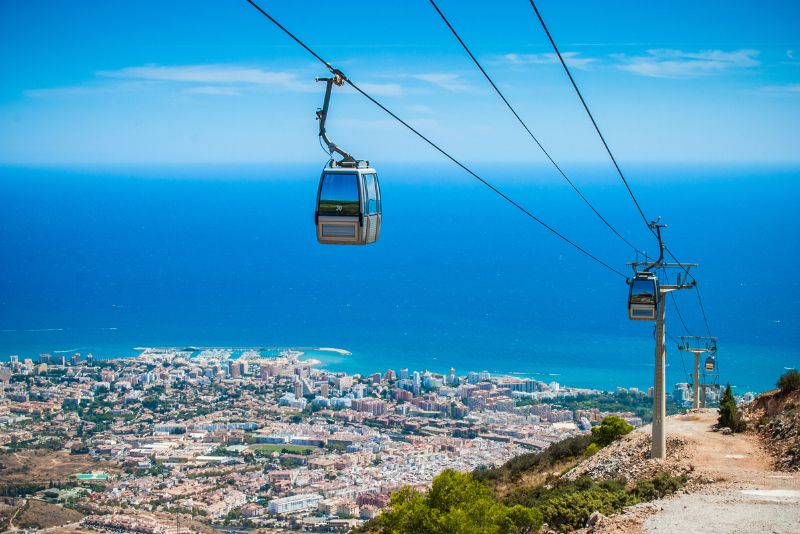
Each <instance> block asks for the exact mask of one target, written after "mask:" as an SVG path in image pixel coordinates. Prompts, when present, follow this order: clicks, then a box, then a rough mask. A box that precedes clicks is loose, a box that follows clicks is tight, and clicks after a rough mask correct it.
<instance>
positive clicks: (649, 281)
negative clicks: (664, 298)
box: [628, 271, 658, 321]
mask: <svg viewBox="0 0 800 534" xmlns="http://www.w3.org/2000/svg"><path fill="white" fill-rule="evenodd" d="M628 284H629V286H630V289H629V290H628V318H629V319H631V320H632V321H655V320H656V311H657V309H658V276H656V274H655V273H651V272H649V271H639V272H636V273H635V275H634V277H633V279H632V280H630V281H629V282H628Z"/></svg>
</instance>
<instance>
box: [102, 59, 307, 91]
mask: <svg viewBox="0 0 800 534" xmlns="http://www.w3.org/2000/svg"><path fill="white" fill-rule="evenodd" d="M97 75H98V76H100V77H104V78H119V79H128V80H149V81H160V82H179V83H201V84H214V85H257V86H270V87H280V88H282V89H288V90H290V91H303V92H307V91H314V90H316V87H315V86H314V83H312V82H303V81H300V80H299V79H298V78H297V75H296V74H294V73H291V72H284V71H268V70H264V69H260V68H256V67H244V66H236V65H218V64H211V65H182V66H173V67H168V66H160V65H146V66H144V67H126V68H124V69H119V70H113V71H100V72H98V73H97Z"/></svg>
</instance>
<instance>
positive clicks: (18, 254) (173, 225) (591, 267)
mask: <svg viewBox="0 0 800 534" xmlns="http://www.w3.org/2000/svg"><path fill="white" fill-rule="evenodd" d="M375 165H376V167H377V169H378V173H379V176H380V179H381V188H382V193H383V204H384V219H383V226H382V230H381V238H380V240H379V242H378V243H377V244H375V245H371V246H368V247H335V246H323V245H319V244H317V243H316V239H315V234H314V223H313V209H314V207H313V204H314V195H315V192H316V187H317V180H318V177H319V171H320V165H300V164H293V165H287V166H264V167H256V166H250V167H224V166H216V167H209V168H203V167H199V166H191V167H185V168H180V167H173V166H170V167H163V168H153V167H150V168H137V167H128V168H125V167H115V168H106V169H104V168H100V167H92V168H82V169H81V168H74V167H73V168H63V169H58V168H48V169H34V168H22V167H2V168H0V196H2V198H4V199H5V201H6V202H5V204H6V208H5V209H4V210H2V213H0V230H1V231H0V249H1V250H3V251H4V258H5V259H4V262H3V263H4V267H3V274H2V279H0V303H2V310H1V311H0V359H2V360H7V359H8V357H9V356H10V355H12V354H17V355H19V356H20V357H21V358H25V357H33V358H35V357H36V356H37V355H38V354H39V353H42V352H46V353H56V354H57V353H71V352H81V353H83V354H86V353H88V352H91V353H93V354H94V355H95V356H96V357H100V358H113V357H127V356H132V355H134V354H135V353H134V352H133V350H132V349H133V347H137V346H286V347H290V346H295V347H296V346H317V347H319V346H322V347H339V348H343V349H346V350H348V351H350V352H351V353H352V354H351V355H349V356H336V355H326V356H324V357H322V358H320V359H322V360H323V365H324V366H326V367H327V368H330V369H333V370H341V371H346V372H350V373H356V372H358V373H362V374H363V373H372V372H376V371H380V372H384V371H385V370H386V369H388V368H392V369H395V370H397V369H399V368H401V367H407V368H409V369H416V370H420V371H421V370H424V369H428V370H431V371H434V372H446V371H447V370H449V369H450V368H451V367H454V368H455V369H456V372H457V373H459V374H465V373H466V372H468V371H481V370H487V371H490V372H492V373H494V374H519V375H525V376H532V377H534V378H537V379H539V380H545V381H547V382H549V381H552V380H556V381H558V382H560V383H562V384H566V385H569V386H576V387H591V388H598V389H606V390H613V389H614V388H615V387H617V386H622V387H632V386H635V387H639V388H641V389H647V387H649V386H650V385H652V380H653V376H652V375H653V352H654V341H653V325H652V324H650V323H638V322H632V321H629V320H628V319H627V314H626V309H625V307H626V298H627V286H626V285H625V281H624V280H622V278H621V277H618V276H617V275H614V274H612V273H609V272H608V271H606V270H605V269H603V268H602V267H600V266H598V265H597V264H595V263H593V262H591V261H589V260H588V259H586V258H585V257H584V256H582V255H580V254H579V253H577V252H576V251H575V250H574V249H572V248H571V247H570V246H569V245H567V244H565V243H564V242H562V241H559V240H557V239H555V238H554V237H553V236H552V235H551V234H549V233H547V232H546V231H544V230H543V229H542V228H541V227H540V226H538V225H536V224H535V223H533V222H532V221H530V220H529V219H526V218H524V217H522V216H520V214H519V213H518V212H516V211H515V210H513V209H511V208H510V207H509V206H508V205H507V204H505V203H503V202H502V201H500V200H498V199H497V197H495V196H494V195H492V194H491V193H490V192H488V191H487V190H486V189H485V188H484V187H482V186H480V185H479V184H476V183H475V182H474V180H472V179H470V177H469V176H468V175H466V174H464V173H461V172H459V171H458V170H453V169H452V168H450V167H447V166H445V165H431V164H425V165H423V166H420V167H419V168H420V169H424V170H423V171H421V172H420V171H414V172H412V171H413V168H412V167H410V166H404V165H400V164H396V163H395V164H387V165H380V164H379V163H378V162H375ZM476 167H479V170H480V172H482V173H484V174H485V175H486V176H487V177H488V178H490V179H491V180H493V181H495V182H496V183H498V184H499V185H500V186H501V187H502V188H503V189H504V190H505V191H508V192H509V194H511V195H512V196H513V197H514V198H515V199H518V200H519V201H520V202H521V203H522V204H523V205H524V206H526V207H528V208H529V209H531V210H532V211H533V212H534V213H536V214H537V215H539V216H541V217H542V218H543V219H544V220H545V221H547V222H548V223H549V224H552V225H553V226H554V227H556V228H557V229H559V230H560V231H562V232H563V233H565V234H566V235H568V236H570V237H571V238H574V239H575V241H577V242H578V243H579V244H580V245H582V246H585V247H586V248H587V249H589V250H590V251H592V252H593V253H595V254H597V255H598V256H599V257H601V258H602V259H603V260H604V261H607V262H609V263H610V264H611V265H613V266H614V267H615V268H617V269H619V270H622V271H623V272H625V273H627V272H629V268H628V267H627V266H626V265H625V263H626V262H629V261H632V260H634V259H635V257H634V256H633V254H632V252H631V250H630V249H627V247H626V246H625V245H624V243H622V242H621V241H619V240H618V239H617V238H616V237H615V236H614V235H613V234H611V233H610V232H609V231H608V229H607V228H605V227H604V226H603V225H602V223H601V222H600V221H599V220H597V219H596V218H595V216H594V215H593V214H592V213H591V211H590V210H589V209H588V208H587V207H586V206H585V205H583V204H582V203H581V201H580V199H577V197H576V196H575V195H574V193H573V192H572V191H571V190H570V189H569V188H568V186H567V185H565V184H564V183H563V182H561V181H560V180H559V179H558V178H557V177H556V176H554V175H553V172H552V170H548V169H547V168H546V167H543V166H539V165H522V164H514V165H497V164H489V163H482V164H477V165H476ZM576 169H578V170H576V171H575V172H573V173H572V175H573V177H574V178H575V179H576V181H578V182H579V183H580V186H581V188H582V190H583V192H584V193H585V194H586V195H587V197H589V198H590V199H591V200H592V202H593V203H594V204H595V205H596V206H597V207H598V209H599V210H600V211H601V212H602V213H604V215H606V216H607V217H608V218H609V219H610V220H611V221H612V222H613V224H614V225H615V226H616V227H617V228H618V229H621V231H622V233H623V235H625V236H626V238H628V239H630V240H631V241H632V242H634V243H636V244H637V246H639V247H640V248H643V249H644V250H647V251H650V252H653V251H655V250H656V246H655V244H654V242H653V240H652V238H651V237H650V236H649V235H648V234H647V231H646V229H645V228H644V225H643V224H642V222H641V220H640V219H639V220H637V214H636V213H635V212H634V211H633V209H632V207H631V203H630V201H629V199H628V198H627V197H626V196H625V195H626V192H625V191H624V188H623V186H622V185H621V184H620V183H619V182H617V181H615V180H614V179H613V176H612V175H611V173H610V172H609V170H608V168H607V166H593V165H581V166H576ZM629 174H631V175H632V176H635V178H633V179H632V180H631V181H632V186H633V187H634V189H635V191H636V193H637V196H638V197H639V198H640V200H641V202H642V204H643V205H644V207H645V210H646V212H647V213H648V214H653V215H654V216H656V215H661V216H663V217H664V222H666V223H667V224H668V228H667V229H666V230H665V237H666V240H667V243H668V245H669V246H670V248H671V249H672V250H673V251H674V252H675V253H676V255H678V256H679V258H680V259H681V260H682V261H686V262H688V261H692V262H697V263H699V264H700V266H699V268H697V269H696V271H695V272H696V275H697V278H698V280H699V283H700V288H701V289H702V296H703V300H704V304H705V306H706V311H707V315H708V319H709V323H710V327H711V330H712V334H713V335H715V336H717V337H718V338H719V358H718V362H719V370H720V381H721V382H722V383H723V384H724V383H726V382H730V383H731V384H732V385H733V386H736V387H737V391H738V392H740V393H742V392H744V391H764V390H767V389H770V388H772V387H773V385H774V382H775V380H776V379H777V377H778V376H779V375H780V374H781V373H782V372H783V371H784V370H785V369H786V368H791V367H798V364H800V348H798V347H800V343H798V342H800V332H798V329H797V327H796V325H797V319H798V311H797V310H798V307H797V304H798V295H800V291H798V289H800V288H798V281H797V278H796V277H794V276H792V275H791V274H790V270H792V266H793V264H794V263H795V262H796V261H797V259H798V252H797V251H796V248H795V247H793V246H792V245H793V243H792V241H791V238H789V237H788V236H789V229H790V228H791V227H792V225H793V222H792V221H791V220H790V217H791V214H792V210H793V199H794V198H797V193H798V185H797V183H798V181H797V180H798V178H800V169H798V168H796V167H777V166H773V167H769V168H763V167H758V166H753V167H747V168H744V167H739V168H734V167H728V166H702V167H700V170H697V169H694V170H692V171H687V170H686V169H685V168H678V167H675V166H663V165H656V164H649V165H640V166H636V167H635V168H634V172H633V173H630V172H629ZM675 298H676V301H677V303H678V305H679V307H680V314H681V318H682V319H683V322H685V323H686V326H687V328H686V329H684V327H683V325H682V322H681V320H680V318H679V317H678V316H677V313H676V310H675V309H674V308H673V307H672V305H671V304H670V306H669V307H668V310H667V330H668V332H669V334H670V336H671V338H670V340H668V351H667V363H668V366H669V367H668V369H667V381H668V383H667V385H668V389H671V387H672V384H674V383H676V382H682V381H686V380H687V378H688V377H687V373H688V372H690V371H691V369H690V365H691V361H690V360H691V358H690V357H689V356H688V355H683V357H681V353H680V352H679V351H677V350H676V347H675V345H676V343H675V341H674V340H675V337H676V336H680V335H683V334H686V333H691V334H694V335H704V334H705V333H706V330H705V324H704V321H703V319H702V315H701V314H700V312H699V307H698V302H697V297H696V294H695V293H694V291H683V292H680V293H679V294H676V295H675ZM313 357H315V358H317V357H318V355H314V356H313Z"/></svg>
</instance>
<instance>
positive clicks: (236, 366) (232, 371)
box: [228, 360, 242, 378]
mask: <svg viewBox="0 0 800 534" xmlns="http://www.w3.org/2000/svg"><path fill="white" fill-rule="evenodd" d="M228 374H229V375H230V377H231V378H241V377H242V365H241V364H240V363H239V362H237V361H233V360H231V361H229V362H228Z"/></svg>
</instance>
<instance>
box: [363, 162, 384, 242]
mask: <svg viewBox="0 0 800 534" xmlns="http://www.w3.org/2000/svg"><path fill="white" fill-rule="evenodd" d="M362 174H363V177H364V179H363V180H362V182H363V184H364V221H363V224H364V226H363V229H362V231H363V232H364V241H365V242H366V243H374V242H375V241H377V240H378V237H379V236H380V232H381V217H382V214H381V188H380V185H379V184H378V175H377V174H376V173H375V171H374V170H372V169H369V170H368V171H366V172H362Z"/></svg>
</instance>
